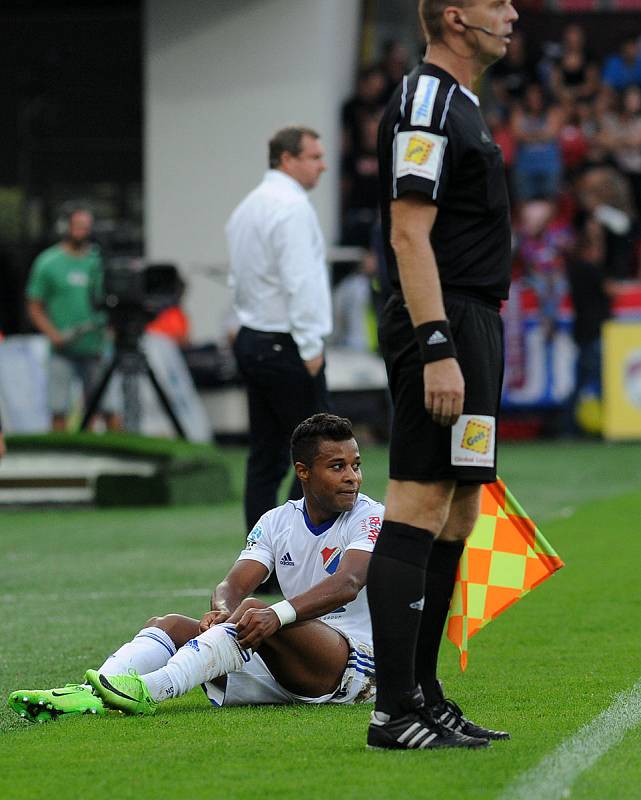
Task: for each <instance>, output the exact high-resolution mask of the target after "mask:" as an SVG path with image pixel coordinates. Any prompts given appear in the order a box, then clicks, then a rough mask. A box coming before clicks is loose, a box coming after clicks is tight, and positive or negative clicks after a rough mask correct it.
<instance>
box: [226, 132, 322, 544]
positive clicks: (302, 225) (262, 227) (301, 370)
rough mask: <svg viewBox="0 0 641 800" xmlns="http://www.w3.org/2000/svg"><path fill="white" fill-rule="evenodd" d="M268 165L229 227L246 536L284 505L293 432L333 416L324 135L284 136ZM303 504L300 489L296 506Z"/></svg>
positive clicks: (274, 143) (294, 494)
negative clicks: (241, 395)
mask: <svg viewBox="0 0 641 800" xmlns="http://www.w3.org/2000/svg"><path fill="white" fill-rule="evenodd" d="M269 166H270V169H269V170H268V172H267V173H266V174H265V176H264V178H263V180H262V182H261V183H260V184H259V185H258V186H257V187H256V188H255V189H254V190H253V191H252V192H250V193H249V194H248V195H247V197H246V198H245V199H244V200H243V201H242V202H241V203H240V205H239V206H238V207H237V208H236V209H235V211H234V212H233V213H232V215H231V217H230V219H229V221H228V223H227V228H226V232H227V241H228V245H229V257H230V285H231V288H232V292H233V304H234V310H235V312H236V314H237V316H238V319H239V321H240V324H241V328H240V331H239V333H238V336H237V338H236V341H235V344H234V352H235V354H236V358H237V360H238V365H239V368H240V371H241V373H242V375H243V377H244V379H245V382H246V385H247V395H248V401H249V426H250V447H249V458H248V461H247V476H246V484H245V517H246V523H247V529H248V530H251V529H252V528H253V526H254V525H255V524H256V522H257V521H258V519H259V518H260V517H261V516H262V514H264V513H265V512H266V511H267V510H269V509H270V508H273V507H275V506H276V505H278V499H277V494H278V488H279V485H280V483H281V481H282V480H283V478H284V477H285V475H286V473H287V470H288V468H289V440H290V437H291V434H292V431H293V430H294V428H295V427H296V425H298V423H299V422H301V421H302V420H304V419H306V418H307V417H309V416H310V415H312V414H314V413H316V412H317V411H323V410H326V408H327V389H326V385H325V372H324V355H323V352H324V341H323V340H324V338H325V337H326V336H328V335H329V334H330V333H331V330H332V312H331V295H330V287H329V278H328V274H327V264H326V261H325V244H324V241H323V235H322V233H321V229H320V225H319V222H318V217H317V216H316V212H315V211H314V208H313V206H312V204H311V203H310V201H309V198H308V196H307V192H308V191H310V190H311V189H313V188H314V187H315V186H316V184H317V183H318V180H319V178H320V176H321V174H322V173H323V172H324V171H325V169H326V166H325V161H324V150H323V147H322V144H321V142H320V138H319V135H318V134H317V133H316V132H315V131H313V130H311V129H309V128H304V127H288V128H284V129H283V130H280V131H278V132H277V133H276V134H274V136H273V137H272V139H271V141H270V142H269ZM301 496H302V492H301V491H300V486H299V485H298V484H297V483H295V484H293V485H292V490H291V492H290V498H291V499H297V498H299V497H301Z"/></svg>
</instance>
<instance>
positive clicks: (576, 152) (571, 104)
mask: <svg viewBox="0 0 641 800" xmlns="http://www.w3.org/2000/svg"><path fill="white" fill-rule="evenodd" d="M581 104H582V105H583V106H586V107H588V108H589V107H590V104H589V103H587V102H586V101H583V102H582V103H581ZM579 105H580V103H579V102H577V101H575V99H574V98H573V97H572V95H571V94H569V93H565V94H564V95H563V96H562V98H561V109H562V111H563V126H562V127H561V131H560V133H559V145H560V147H561V161H562V164H563V173H564V175H565V177H566V180H567V181H568V182H571V181H572V179H573V178H574V176H576V175H578V174H579V173H580V172H581V171H582V170H583V168H584V166H585V160H586V158H587V154H588V148H589V142H588V137H587V135H586V132H585V130H584V128H583V119H582V117H581V113H580V111H579Z"/></svg>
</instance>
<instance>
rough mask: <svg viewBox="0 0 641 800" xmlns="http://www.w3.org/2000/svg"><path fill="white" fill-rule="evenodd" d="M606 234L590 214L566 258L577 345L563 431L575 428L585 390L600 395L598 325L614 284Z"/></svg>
mask: <svg viewBox="0 0 641 800" xmlns="http://www.w3.org/2000/svg"><path fill="white" fill-rule="evenodd" d="M605 259H606V236H605V230H604V228H603V226H602V225H601V224H600V223H599V221H598V220H597V219H596V218H595V217H594V216H592V215H587V216H586V217H585V219H584V221H583V222H582V227H581V230H580V232H579V235H578V239H577V245H576V248H575V249H574V251H573V253H572V256H571V257H570V258H569V259H568V269H567V274H568V280H569V284H570V292H571V296H572V306H573V308H574V323H573V328H572V333H573V337H574V341H575V343H576V346H577V350H578V354H577V362H576V383H575V388H574V392H573V393H572V395H571V398H570V403H569V409H568V411H569V414H568V417H569V418H568V423H567V425H566V432H568V433H573V432H576V421H575V415H576V408H577V403H578V401H579V399H580V398H581V396H582V395H583V394H584V393H589V394H591V395H592V396H594V397H597V398H599V397H600V396H601V325H602V324H603V323H604V322H605V321H606V320H607V319H608V318H609V317H610V313H611V309H610V306H611V299H612V297H613V296H614V294H615V291H616V288H615V284H614V283H613V282H612V281H611V280H608V278H607V275H606V269H605Z"/></svg>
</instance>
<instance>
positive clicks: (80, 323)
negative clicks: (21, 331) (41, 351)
mask: <svg viewBox="0 0 641 800" xmlns="http://www.w3.org/2000/svg"><path fill="white" fill-rule="evenodd" d="M92 228H93V215H92V213H91V211H90V210H89V209H87V208H85V207H83V206H74V207H72V208H71V210H70V211H69V212H68V214H67V215H66V217H65V230H64V234H63V237H62V240H61V241H60V242H59V243H58V244H55V245H53V246H52V247H49V248H47V249H46V250H44V251H43V252H42V253H40V255H39V256H38V257H37V258H36V260H35V261H34V263H33V267H32V270H31V274H30V277H29V282H28V284H27V310H28V313H29V316H30V318H31V322H32V323H33V325H34V326H35V327H36V328H37V330H39V331H40V332H41V333H44V334H45V336H46V337H47V338H48V339H49V341H50V343H51V358H50V363H49V405H50V409H51V414H52V426H53V430H55V431H62V430H65V429H66V425H67V417H68V415H69V413H70V411H71V406H72V390H73V387H74V381H75V380H79V381H80V382H81V383H82V387H83V393H84V400H85V403H86V402H87V400H88V398H89V396H90V394H91V391H92V389H93V388H94V387H95V386H96V384H97V382H98V380H99V377H100V372H101V370H102V368H103V360H104V357H105V355H106V351H107V347H108V340H107V327H106V319H105V316H104V314H103V313H102V312H99V311H97V310H96V309H95V307H94V304H93V301H94V299H95V298H96V297H97V295H98V294H99V292H100V290H101V286H102V261H101V257H100V253H99V250H98V248H97V246H96V245H95V244H93V243H92V240H91V236H92ZM108 403H109V398H106V399H105V403H104V404H103V407H102V408H101V412H102V413H103V414H104V416H105V419H106V424H107V427H108V428H109V429H110V430H118V429H119V428H120V419H119V417H118V415H117V414H116V411H115V409H114V408H113V407H109V406H108Z"/></svg>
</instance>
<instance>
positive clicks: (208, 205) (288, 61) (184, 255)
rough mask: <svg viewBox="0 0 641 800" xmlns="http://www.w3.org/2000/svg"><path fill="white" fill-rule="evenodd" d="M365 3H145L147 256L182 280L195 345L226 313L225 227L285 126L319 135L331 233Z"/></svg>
mask: <svg viewBox="0 0 641 800" xmlns="http://www.w3.org/2000/svg"><path fill="white" fill-rule="evenodd" d="M359 24H360V0H323V2H320V3H319V2H318V0H208V1H207V2H205V0H181V2H180V3H175V2H174V1H173V0H147V2H146V6H145V18H144V27H145V34H144V35H145V147H144V150H145V207H146V219H145V228H146V245H147V246H146V250H147V257H148V258H149V259H152V260H155V261H161V260H162V261H166V260H169V261H174V262H175V263H176V264H177V266H178V267H179V268H180V269H181V271H182V272H183V274H184V275H185V277H186V278H187V281H188V285H189V290H188V294H187V297H186V307H187V310H188V312H189V314H190V315H191V318H192V321H193V326H194V338H195V339H196V340H197V341H205V340H211V339H214V338H218V336H219V335H220V333H221V330H222V325H223V320H224V317H225V314H226V312H227V311H228V308H229V293H228V291H227V288H226V280H225V277H224V276H221V275H220V274H218V275H216V274H212V268H214V270H216V268H218V270H221V269H222V268H223V267H224V266H225V261H226V248H225V240H224V224H225V221H226V219H227V217H228V215H229V213H230V212H231V210H232V209H233V207H234V206H235V205H236V203H237V202H238V201H239V200H240V199H241V198H242V197H243V195H244V194H245V193H246V192H248V191H249V190H250V189H251V188H252V187H253V186H254V185H255V184H256V183H257V182H258V180H259V179H260V177H261V176H262V174H263V172H264V171H265V169H266V163H267V140H268V139H269V136H270V134H271V133H273V131H274V130H276V129H277V128H279V127H281V126H282V125H284V124H287V123H289V122H302V123H305V124H308V125H311V126H312V127H314V128H316V129H318V130H319V132H321V134H322V136H323V141H324V144H325V147H326V150H327V154H328V166H329V169H328V172H327V174H326V175H325V176H324V177H323V179H322V181H321V184H320V186H319V188H318V189H316V190H315V191H314V193H313V195H312V199H313V202H314V204H315V206H316V208H317V210H318V212H319V216H320V219H321V224H322V227H323V230H324V232H325V236H326V238H327V241H328V244H331V243H333V242H334V240H335V235H336V232H337V222H338V220H337V211H338V209H337V198H338V196H339V186H338V181H339V158H340V154H339V150H340V106H341V103H342V101H343V100H344V99H345V98H346V97H347V96H348V95H349V94H351V92H352V88H353V79H354V74H355V66H356V59H357V55H358V39H359Z"/></svg>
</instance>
